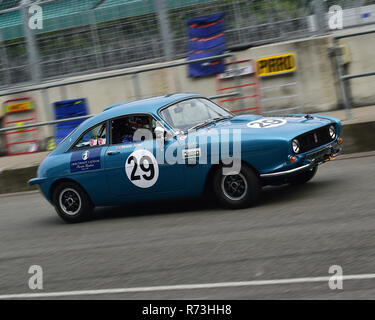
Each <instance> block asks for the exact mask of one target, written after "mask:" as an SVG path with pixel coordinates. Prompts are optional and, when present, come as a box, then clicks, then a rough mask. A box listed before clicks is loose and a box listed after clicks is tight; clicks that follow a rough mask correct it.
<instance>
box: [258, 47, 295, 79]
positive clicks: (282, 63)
mask: <svg viewBox="0 0 375 320" xmlns="http://www.w3.org/2000/svg"><path fill="white" fill-rule="evenodd" d="M256 64H257V75H258V77H265V76H273V75H279V74H283V73H289V72H294V71H296V70H297V59H296V56H295V55H294V54H293V53H286V54H281V55H277V56H270V57H265V58H260V59H258V60H257V63H256Z"/></svg>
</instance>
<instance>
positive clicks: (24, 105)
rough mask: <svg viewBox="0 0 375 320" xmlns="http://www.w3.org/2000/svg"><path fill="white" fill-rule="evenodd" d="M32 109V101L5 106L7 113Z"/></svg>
mask: <svg viewBox="0 0 375 320" xmlns="http://www.w3.org/2000/svg"><path fill="white" fill-rule="evenodd" d="M30 109H32V104H31V102H30V101H27V102H20V103H15V104H9V105H7V106H5V113H8V112H15V111H23V110H30Z"/></svg>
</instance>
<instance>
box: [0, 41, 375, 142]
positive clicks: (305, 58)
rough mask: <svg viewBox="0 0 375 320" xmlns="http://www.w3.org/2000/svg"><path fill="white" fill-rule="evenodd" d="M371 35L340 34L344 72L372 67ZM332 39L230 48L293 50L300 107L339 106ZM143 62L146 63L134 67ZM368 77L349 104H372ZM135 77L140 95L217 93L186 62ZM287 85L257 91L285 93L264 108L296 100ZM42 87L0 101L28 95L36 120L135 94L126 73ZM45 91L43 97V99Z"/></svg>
mask: <svg viewBox="0 0 375 320" xmlns="http://www.w3.org/2000/svg"><path fill="white" fill-rule="evenodd" d="M372 36H373V35H368V36H363V37H356V38H347V39H344V40H342V41H343V45H344V46H345V47H346V48H347V50H345V52H346V53H345V56H344V61H346V62H347V64H346V66H347V69H348V72H350V73H358V72H364V71H370V70H372V69H373V68H372V61H373V60H372V59H371V57H372V56H373V52H374V50H375V41H372V40H371V38H370V37H372ZM332 45H333V42H332V36H323V37H314V38H307V39H302V40H296V41H287V42H281V43H275V44H270V45H264V46H259V47H254V48H250V49H247V50H243V51H237V52H234V55H235V57H236V59H237V60H241V59H249V58H250V59H254V60H256V59H258V58H262V57H267V56H273V55H279V54H283V53H294V54H295V55H296V57H297V77H296V78H297V81H298V87H297V91H298V95H299V104H300V107H301V108H300V111H301V112H310V113H319V112H323V111H329V110H335V109H338V108H342V102H341V99H340V91H339V87H338V81H337V75H336V66H335V61H334V58H333V57H332V56H330V54H329V48H330V47H332ZM161 64H162V63H161ZM155 65H160V64H155ZM150 66H153V65H150ZM144 67H147V66H141V67H138V68H144ZM131 69H137V67H135V68H128V69H123V70H116V71H108V72H103V73H100V75H103V74H111V73H115V72H118V71H125V70H131ZM98 75H99V74H98ZM93 76H95V75H92V74H91V75H85V76H79V77H74V78H69V79H65V80H74V79H88V78H92V77H93ZM369 79H370V78H364V79H356V80H351V81H350V87H351V93H352V97H353V103H354V105H357V106H362V105H371V104H375V90H374V89H375V85H374V84H373V82H372V81H369ZM285 81H286V79H285V76H274V77H270V78H267V79H265V82H266V85H267V86H276V87H277V86H278V85H280V84H283V83H285ZM138 83H139V87H140V91H141V96H142V97H150V96H155V95H162V94H168V93H173V92H196V93H201V94H203V95H205V96H211V95H215V94H217V92H216V78H215V76H210V77H204V78H199V79H192V78H189V77H187V66H180V67H173V68H168V69H162V70H156V71H150V72H144V73H141V74H139V75H138ZM290 90H293V89H291V88H289V87H282V86H281V87H279V88H276V90H272V91H271V92H270V91H267V92H266V91H262V93H261V94H262V96H263V98H269V97H271V98H272V97H280V96H284V98H283V99H277V98H276V100H272V103H268V104H267V105H265V106H264V109H267V110H272V109H280V108H287V107H290V106H294V105H295V104H296V101H295V99H294V98H291V99H288V98H285V96H289V95H291V94H293V92H291V91H290ZM46 93H47V94H46V95H45V96H44V99H43V95H42V92H41V91H32V92H25V93H22V94H17V95H7V96H3V97H0V103H1V104H2V103H3V102H4V101H5V100H8V99H14V98H19V97H25V96H30V97H32V98H33V99H34V100H35V101H36V105H37V117H38V119H37V121H38V122H40V121H48V120H53V117H54V116H53V109H52V108H53V107H52V104H53V102H55V101H61V100H67V99H76V98H87V99H88V105H89V112H90V113H91V114H94V113H99V112H101V111H102V110H103V109H104V108H105V107H107V106H110V105H113V104H116V103H120V102H124V101H129V100H135V99H137V96H136V92H135V88H134V83H133V79H132V76H131V75H127V76H120V77H115V78H110V79H105V80H96V81H90V82H83V83H79V84H74V85H68V86H61V87H56V88H51V89H48V90H46ZM46 96H47V100H48V101H46ZM39 130H40V137H41V140H43V139H45V138H47V137H51V136H53V127H52V126H45V127H41V128H39ZM0 149H1V147H0Z"/></svg>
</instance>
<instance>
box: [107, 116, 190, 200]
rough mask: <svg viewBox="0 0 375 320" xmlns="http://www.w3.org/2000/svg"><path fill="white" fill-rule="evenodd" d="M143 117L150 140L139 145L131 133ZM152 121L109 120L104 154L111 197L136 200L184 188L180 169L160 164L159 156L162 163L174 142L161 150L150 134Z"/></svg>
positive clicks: (137, 117)
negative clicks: (169, 146) (108, 133)
mask: <svg viewBox="0 0 375 320" xmlns="http://www.w3.org/2000/svg"><path fill="white" fill-rule="evenodd" d="M142 117H143V118H145V117H146V118H148V119H150V125H149V127H148V128H147V129H149V132H150V136H149V139H145V140H143V141H138V140H137V139H135V137H133V135H134V133H135V132H134V131H136V130H138V129H141V128H140V126H139V125H136V124H137V121H138V120H137V119H139V118H142ZM143 121H144V120H143ZM154 121H155V119H153V118H152V116H150V115H142V114H137V115H128V116H123V117H120V118H116V119H111V120H110V127H111V144H110V146H109V147H108V149H107V152H106V154H105V168H106V178H107V184H108V188H109V190H110V192H112V193H113V194H114V195H118V196H122V197H135V196H142V195H145V194H148V193H160V192H171V191H178V190H181V189H183V188H184V184H185V176H184V168H183V166H182V165H179V164H178V163H175V164H168V163H167V162H166V161H160V159H161V157H160V155H163V159H164V152H165V150H167V148H168V145H169V144H170V143H173V142H174V143H176V142H177V141H176V140H174V139H173V138H172V139H171V140H170V141H166V142H165V145H164V147H161V146H160V144H159V143H158V142H157V141H156V140H155V138H154V136H153V134H152V131H153V129H152V128H151V122H154ZM138 122H139V121H138ZM140 122H142V121H140ZM146 122H147V121H146ZM132 126H135V127H132ZM143 129H145V130H146V128H143ZM120 131H121V132H120ZM121 135H122V136H121ZM120 136H121V137H120ZM173 140H174V141H173Z"/></svg>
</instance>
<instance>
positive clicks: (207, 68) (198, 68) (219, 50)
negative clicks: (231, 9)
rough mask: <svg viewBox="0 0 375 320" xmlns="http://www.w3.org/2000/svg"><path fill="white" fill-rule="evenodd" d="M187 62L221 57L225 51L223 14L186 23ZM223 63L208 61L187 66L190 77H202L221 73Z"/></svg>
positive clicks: (190, 20)
mask: <svg viewBox="0 0 375 320" xmlns="http://www.w3.org/2000/svg"><path fill="white" fill-rule="evenodd" d="M187 24H188V32H189V45H188V50H189V52H188V60H195V59H201V58H207V57H212V56H217V55H221V54H223V53H224V51H225V38H224V14H223V13H218V14H213V15H210V16H205V17H199V18H192V19H189V20H188V22H187ZM224 70H225V65H224V61H223V60H220V61H209V62H202V63H194V64H190V65H189V76H190V77H202V76H208V75H212V74H217V73H222V72H224Z"/></svg>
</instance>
